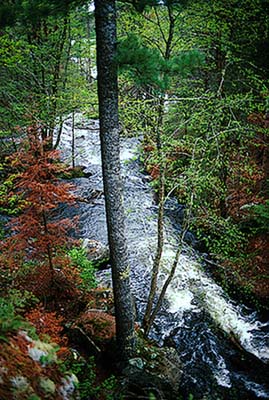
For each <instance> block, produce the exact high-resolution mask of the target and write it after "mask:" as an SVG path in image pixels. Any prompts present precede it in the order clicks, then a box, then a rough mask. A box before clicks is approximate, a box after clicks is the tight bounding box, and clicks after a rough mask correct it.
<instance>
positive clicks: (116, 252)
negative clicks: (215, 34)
mask: <svg viewBox="0 0 269 400" xmlns="http://www.w3.org/2000/svg"><path fill="white" fill-rule="evenodd" d="M95 22H96V43H97V72H98V100H99V119H100V138H101V153H102V170H103V182H104V193H105V204H106V216H107V227H108V240H109V247H110V255H111V263H112V281H113V292H114V302H115V315H116V337H117V345H118V353H119V358H120V360H121V361H126V360H128V359H129V358H131V357H132V355H133V353H134V347H135V339H134V316H133V307H132V300H131V292H130V267H129V262H128V252H127V241H126V236H125V223H124V208H123V196H122V180H121V173H120V143H119V120H118V81H117V76H118V74H117V63H116V4H115V0H95Z"/></svg>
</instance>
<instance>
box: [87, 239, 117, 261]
mask: <svg viewBox="0 0 269 400" xmlns="http://www.w3.org/2000/svg"><path fill="white" fill-rule="evenodd" d="M82 247H83V248H84V249H86V253H87V258H88V260H90V261H93V262H94V264H95V266H97V267H98V268H102V267H104V266H107V264H108V262H109V257H110V255H109V248H108V246H105V245H104V244H103V243H101V242H98V241H97V240H91V239H87V238H86V239H83V242H82Z"/></svg>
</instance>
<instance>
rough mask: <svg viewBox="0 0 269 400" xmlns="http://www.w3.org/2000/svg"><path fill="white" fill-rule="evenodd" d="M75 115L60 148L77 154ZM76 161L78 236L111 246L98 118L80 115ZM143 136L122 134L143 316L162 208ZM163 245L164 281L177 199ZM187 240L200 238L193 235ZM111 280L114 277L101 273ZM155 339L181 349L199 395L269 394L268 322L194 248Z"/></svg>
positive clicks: (190, 388)
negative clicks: (79, 173)
mask: <svg viewBox="0 0 269 400" xmlns="http://www.w3.org/2000/svg"><path fill="white" fill-rule="evenodd" d="M71 139H72V138H71V118H70V119H68V120H67V121H66V123H65V125H64V130H63V134H62V139H61V143H60V149H61V150H62V154H63V158H64V159H65V160H66V161H67V162H68V161H70V159H71ZM75 143H76V164H77V165H84V166H86V167H87V170H86V171H87V172H89V173H90V177H89V178H77V179H75V184H76V186H77V191H78V193H79V194H80V196H82V197H83V198H84V199H85V200H86V202H81V203H79V205H78V207H77V208H73V209H68V215H69V217H70V216H72V214H79V215H80V232H79V235H80V237H84V238H89V239H95V240H99V241H101V242H103V243H104V244H106V243H107V231H106V224H105V209H104V196H103V194H102V189H103V187H102V174H101V157H100V144H99V132H98V121H95V120H85V119H83V117H82V116H79V115H77V116H76V129H75ZM139 143H140V140H139V138H127V139H122V142H121V162H122V174H123V181H124V202H125V211H126V232H127V239H128V247H129V255H130V264H131V271H132V272H131V279H132V292H133V295H134V297H135V299H136V304H137V310H138V319H139V318H141V315H142V314H143V310H144V309H145V302H146V296H147V293H148V288H149V282H150V271H151V268H152V263H153V257H154V252H155V248H156V236H157V234H156V232H157V206H156V202H155V199H154V190H153V189H152V187H151V185H150V180H149V177H148V176H147V175H146V174H145V173H144V172H143V167H142V165H141V163H140V162H139ZM165 209H166V210H165V248H164V253H163V258H162V266H161V274H160V278H159V286H161V283H162V282H163V280H164V279H165V276H166V274H167V271H168V270H169V268H170V267H171V265H172V263H173V259H174V256H175V252H176V248H177V242H178V238H179V236H180V233H181V226H180V221H181V218H182V212H183V207H182V206H180V205H179V204H178V203H177V202H176V201H175V200H174V199H169V200H168V201H167V202H166V206H165ZM187 236H188V242H193V241H195V238H194V237H193V236H192V235H191V233H188V234H187ZM100 279H101V280H103V281H104V282H106V283H107V284H110V274H109V272H107V271H105V272H102V273H100ZM151 337H152V338H153V339H155V340H156V341H158V343H159V344H160V345H163V344H165V345H172V346H174V347H176V348H177V350H178V352H179V354H180V356H181V359H182V362H183V378H182V388H183V390H184V392H185V393H186V398H188V395H187V394H190V393H192V394H193V395H194V398H197V399H202V398H203V399H214V400H215V399H240V400H241V399H242V400H244V399H269V384H268V382H269V371H268V363H269V322H264V321H263V322H262V321H260V320H259V317H258V315H257V313H256V312H254V311H253V310H250V309H248V308H247V307H245V306H243V305H240V304H237V303H235V302H234V301H232V300H230V299H229V298H228V297H227V295H226V294H225V292H224V291H223V289H222V288H221V287H220V286H218V285H217V284H216V283H215V282H214V280H213V279H212V278H211V277H210V276H209V275H208V273H207V272H206V269H205V268H204V265H203V261H202V259H201V255H200V254H199V253H198V252H197V251H195V250H194V249H193V248H192V247H191V245H188V244H185V245H184V247H183V249H182V254H181V256H180V259H179V262H178V266H177V271H176V274H175V277H174V278H173V281H172V283H171V285H170V287H169V289H168V291H167V295H166V298H165V301H164V304H163V307H162V309H161V310H160V312H159V314H158V316H157V318H156V320H155V323H154V327H153V329H152V332H151Z"/></svg>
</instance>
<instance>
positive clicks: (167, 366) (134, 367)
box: [123, 348, 182, 400]
mask: <svg viewBox="0 0 269 400" xmlns="http://www.w3.org/2000/svg"><path fill="white" fill-rule="evenodd" d="M150 353H151V354H150V360H148V359H147V360H144V359H143V357H142V356H141V358H135V359H131V360H130V361H129V365H128V366H127V367H126V368H125V369H124V371H123V374H124V376H125V382H124V383H125V385H126V386H127V390H129V391H132V392H135V393H137V395H144V396H149V394H150V393H152V394H154V395H155V398H156V399H166V400H172V399H175V398H176V396H177V395H178V392H179V388H180V381H181V377H182V363H181V361H180V358H179V355H178V353H177V351H176V350H175V349H173V348H154V350H152V349H151V351H150Z"/></svg>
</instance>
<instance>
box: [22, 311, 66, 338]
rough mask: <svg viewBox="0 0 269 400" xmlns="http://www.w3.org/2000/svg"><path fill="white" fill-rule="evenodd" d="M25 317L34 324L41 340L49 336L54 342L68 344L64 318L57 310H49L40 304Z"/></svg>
mask: <svg viewBox="0 0 269 400" xmlns="http://www.w3.org/2000/svg"><path fill="white" fill-rule="evenodd" d="M25 318H26V319H27V320H28V321H29V322H30V323H31V324H33V325H34V327H35V328H36V332H37V333H38V335H39V337H40V339H41V340H43V339H45V338H46V337H47V336H49V337H50V340H51V341H52V342H54V343H57V344H60V345H66V343H67V337H66V336H65V335H63V334H62V332H63V329H64V328H63V326H62V323H63V320H64V318H63V317H61V316H59V315H57V314H56V312H48V311H45V310H44V308H43V307H42V306H38V307H36V308H35V309H33V310H32V311H30V312H29V313H28V314H26V316H25Z"/></svg>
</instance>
